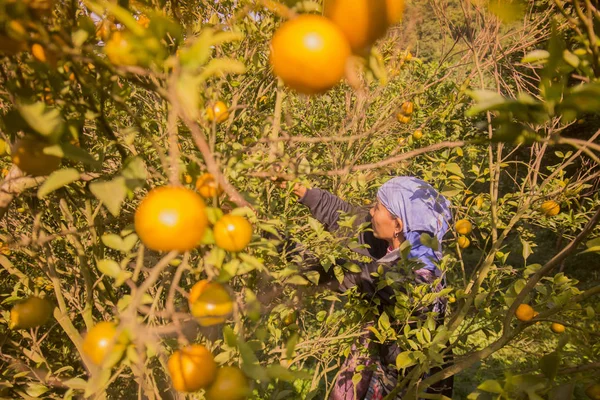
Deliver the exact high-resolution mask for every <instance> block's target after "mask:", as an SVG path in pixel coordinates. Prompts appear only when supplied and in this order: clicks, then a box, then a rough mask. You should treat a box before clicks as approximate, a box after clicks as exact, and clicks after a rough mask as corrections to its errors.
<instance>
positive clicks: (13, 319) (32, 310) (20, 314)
mask: <svg viewBox="0 0 600 400" xmlns="http://www.w3.org/2000/svg"><path fill="white" fill-rule="evenodd" d="M52 308H53V307H52V304H50V302H49V301H48V300H45V299H41V298H39V297H36V296H31V297H29V298H27V299H25V300H24V301H22V302H21V303H18V304H15V306H14V307H13V308H12V309H11V310H10V324H9V327H10V328H11V329H29V328H35V327H37V326H41V325H44V324H45V323H46V322H48V320H49V319H50V317H51V316H52Z"/></svg>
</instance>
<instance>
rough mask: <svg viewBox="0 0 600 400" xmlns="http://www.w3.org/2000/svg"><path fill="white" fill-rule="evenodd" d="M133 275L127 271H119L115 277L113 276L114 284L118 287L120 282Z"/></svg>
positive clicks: (122, 282)
mask: <svg viewBox="0 0 600 400" xmlns="http://www.w3.org/2000/svg"><path fill="white" fill-rule="evenodd" d="M132 276H133V274H132V273H131V272H129V271H121V272H120V273H119V274H118V275H117V276H116V277H115V286H116V287H119V286H121V285H122V284H124V283H125V281H127V280H128V279H129V278H131V277H132Z"/></svg>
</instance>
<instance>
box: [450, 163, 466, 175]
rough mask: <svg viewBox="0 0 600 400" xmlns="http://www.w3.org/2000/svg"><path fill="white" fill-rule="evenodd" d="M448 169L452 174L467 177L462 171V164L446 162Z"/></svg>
mask: <svg viewBox="0 0 600 400" xmlns="http://www.w3.org/2000/svg"><path fill="white" fill-rule="evenodd" d="M446 170H447V171H448V172H450V173H451V174H454V175H457V176H460V177H461V178H463V179H464V178H465V175H464V174H463V173H462V170H461V168H460V165H458V164H457V163H448V164H446Z"/></svg>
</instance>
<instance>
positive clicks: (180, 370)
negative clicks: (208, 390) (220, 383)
mask: <svg viewBox="0 0 600 400" xmlns="http://www.w3.org/2000/svg"><path fill="white" fill-rule="evenodd" d="M167 368H168V369H169V375H170V376H171V380H172V382H173V387H174V388H175V389H176V390H178V391H180V392H195V391H197V390H200V389H202V388H205V387H207V386H208V385H210V384H211V383H212V382H213V381H214V380H215V378H216V376H217V364H216V363H215V360H214V358H213V355H212V354H211V352H210V351H209V350H208V349H207V348H206V347H204V346H202V345H201V344H193V345H191V346H187V347H184V348H182V349H180V350H177V351H175V352H174V353H173V354H172V355H171V357H169V361H168V362H167ZM221 400H225V399H221Z"/></svg>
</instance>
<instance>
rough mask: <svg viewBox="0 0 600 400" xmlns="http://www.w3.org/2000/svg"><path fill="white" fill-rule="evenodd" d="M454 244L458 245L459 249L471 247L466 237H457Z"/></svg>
mask: <svg viewBox="0 0 600 400" xmlns="http://www.w3.org/2000/svg"><path fill="white" fill-rule="evenodd" d="M456 242H457V243H458V247H460V248H461V249H466V248H467V247H469V246H470V245H471V241H470V240H469V238H468V237H466V236H459V238H458V240H457V241H456Z"/></svg>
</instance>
